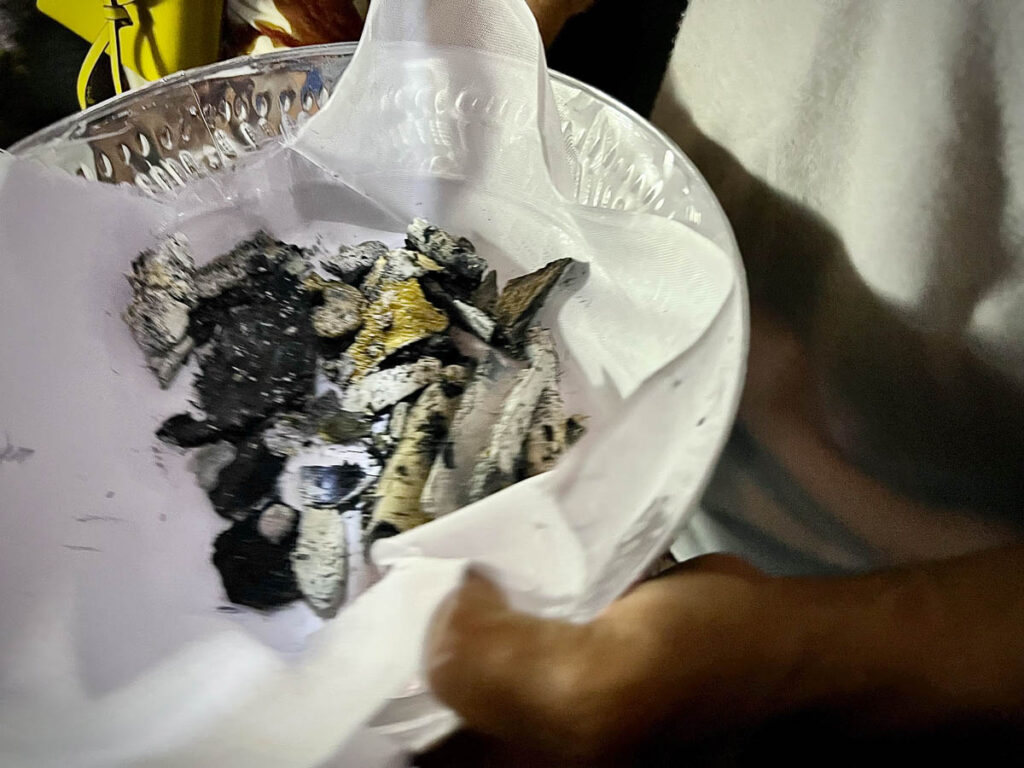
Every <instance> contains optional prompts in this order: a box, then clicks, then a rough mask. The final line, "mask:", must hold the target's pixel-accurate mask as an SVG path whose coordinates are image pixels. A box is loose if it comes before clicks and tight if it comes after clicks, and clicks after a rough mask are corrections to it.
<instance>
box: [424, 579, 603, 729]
mask: <svg viewBox="0 0 1024 768" xmlns="http://www.w3.org/2000/svg"><path fill="white" fill-rule="evenodd" d="M583 634H584V630H583V629H581V628H580V627H576V626H575V625H571V624H567V623H563V622H558V621H550V620H545V619H538V618H536V617H533V616H529V615H527V614H523V613H520V612H518V611H514V610H512V609H510V608H509V607H508V604H507V602H506V601H505V599H504V597H503V596H502V595H501V592H500V590H498V589H497V588H496V587H495V586H494V585H493V584H491V583H490V582H488V581H487V580H486V579H484V578H482V577H480V576H473V577H472V578H469V579H467V581H466V584H465V585H464V586H463V587H462V589H460V590H459V591H458V592H457V593H456V594H455V595H454V596H453V597H452V598H451V599H450V600H449V601H448V602H447V603H446V604H445V605H444V606H443V607H442V608H441V609H440V610H439V611H438V613H437V615H436V618H435V621H434V623H433V626H432V629H431V633H430V635H429V638H428V647H427V659H426V662H427V663H426V666H427V672H428V677H429V680H430V683H431V686H432V688H433V690H434V692H435V694H436V695H437V696H438V697H439V698H440V699H441V700H442V701H443V702H445V703H446V704H448V705H449V706H451V707H452V708H453V709H455V710H456V711H457V712H458V713H459V714H460V715H461V716H462V717H463V718H464V720H465V721H466V722H467V724H468V725H470V726H471V727H473V728H476V729H479V730H481V731H484V732H486V733H490V734H494V735H497V736H501V737H503V738H507V739H524V740H527V741H529V742H530V743H534V744H538V743H540V744H547V745H552V746H555V747H556V748H561V747H563V746H565V745H566V742H568V741H571V738H570V737H568V736H567V735H566V729H567V727H571V726H567V724H566V715H567V712H566V711H565V707H564V703H565V702H566V701H567V700H568V694H569V693H571V691H572V689H573V687H574V685H575V683H574V681H575V680H577V679H578V676H579V675H580V674H581V671H580V666H581V665H582V663H583V659H584V658H585V657H584V653H583V651H584V646H583V644H582V643H581V638H582V635H583Z"/></svg>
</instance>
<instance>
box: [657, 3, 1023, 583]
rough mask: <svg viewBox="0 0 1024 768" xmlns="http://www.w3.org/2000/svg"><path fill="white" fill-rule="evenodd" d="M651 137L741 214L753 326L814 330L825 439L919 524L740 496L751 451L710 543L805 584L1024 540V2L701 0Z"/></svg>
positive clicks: (782, 494) (845, 504)
mask: <svg viewBox="0 0 1024 768" xmlns="http://www.w3.org/2000/svg"><path fill="white" fill-rule="evenodd" d="M654 121H655V122H656V123H658V124H659V125H660V126H661V127H662V128H664V129H665V130H666V131H667V132H668V133H669V134H670V135H671V136H672V137H673V138H675V139H676V141H678V142H679V144H680V146H681V147H682V148H683V150H684V151H686V152H687V153H689V154H690V155H691V156H692V157H694V159H695V161H696V162H697V165H698V166H699V167H701V170H702V171H703V172H704V173H705V175H706V176H708V179H709V181H710V182H711V184H712V186H713V187H714V188H715V191H716V193H717V194H718V195H719V197H720V198H721V199H722V201H723V206H724V207H725V209H726V212H727V213H728V214H729V216H730V219H731V220H732V222H733V225H734V228H735V229H736V230H737V239H738V240H739V242H740V246H741V250H742V251H743V252H744V258H745V261H746V262H747V264H748V270H749V271H750V277H751V288H752V297H753V298H752V301H753V306H754V307H755V310H756V308H757V306H758V302H761V303H762V304H763V305H765V306H768V307H770V308H771V309H772V310H774V311H776V314H781V315H782V316H784V317H785V319H786V321H787V322H788V323H789V324H790V325H792V326H793V327H794V328H795V329H796V334H797V336H798V337H799V339H800V341H801V344H802V345H803V348H804V349H805V350H806V352H807V356H808V358H809V360H810V368H811V372H812V374H813V375H812V378H813V380H814V385H813V386H814V388H815V389H814V397H813V399H814V400H815V404H816V407H818V408H819V409H820V423H822V424H823V425H824V427H825V429H824V431H825V432H826V433H827V435H828V438H829V439H831V440H832V441H834V443H835V444H836V445H838V446H839V448H840V449H841V451H842V452H843V454H844V455H845V456H846V457H848V458H849V459H851V460H852V461H854V462H855V463H857V464H858V465H859V466H860V467H862V468H864V469H865V471H866V473H867V474H868V475H872V476H874V477H877V478H882V479H883V480H885V481H886V482H887V483H888V484H889V485H890V486H891V487H894V488H896V489H897V490H899V491H900V492H901V495H900V498H902V499H907V500H909V501H908V503H907V504H906V505H902V506H905V507H907V508H912V512H911V513H908V514H903V516H901V513H902V512H901V510H902V507H901V505H899V504H895V505H892V506H891V508H888V507H890V505H889V504H883V505H881V506H884V507H887V508H885V509H878V508H877V507H878V506H879V505H878V504H872V503H871V502H870V501H865V503H863V504H857V503H856V500H855V499H851V498H849V496H850V494H851V493H855V490H851V489H849V488H841V487H840V488H833V489H831V491H832V493H831V494H829V493H827V492H823V491H820V490H818V491H815V490H811V491H810V492H809V493H805V491H807V490H808V489H807V485H806V484H803V486H804V487H803V488H802V489H794V488H792V487H790V488H788V490H787V489H783V490H781V491H780V490H779V488H778V485H779V484H782V485H786V483H787V482H789V480H786V479H780V476H779V473H778V472H776V473H775V474H774V475H773V476H774V477H775V480H772V481H770V482H769V485H774V486H775V487H774V489H769V490H768V491H766V492H765V494H763V495H762V496H758V497H757V498H751V494H750V493H737V492H736V485H737V483H738V482H739V479H738V478H740V477H741V476H745V477H747V479H748V480H749V479H750V478H751V477H754V476H756V475H759V473H760V472H761V470H763V469H764V461H762V460H764V459H765V457H764V456H763V455H762V456H761V457H760V459H758V460H757V461H755V462H754V463H758V462H760V469H759V470H757V471H753V470H750V462H751V460H752V459H751V457H752V456H754V455H755V454H759V453H760V454H763V453H764V451H763V450H761V448H760V447H759V446H758V445H757V444H756V443H757V442H758V441H756V440H755V441H750V440H748V439H747V438H748V436H745V435H744V436H741V441H740V442H742V443H744V445H743V446H740V450H739V452H738V453H739V454H741V455H737V451H736V450H732V449H735V447H736V446H732V449H731V451H730V452H729V453H727V455H726V458H725V460H724V462H723V469H722V471H721V472H720V474H719V478H718V480H717V481H716V485H717V487H718V489H719V490H720V491H724V492H725V494H724V496H721V495H720V499H719V501H715V500H714V499H713V497H714V496H715V493H714V491H715V487H716V486H715V485H713V487H712V493H711V494H710V495H709V499H710V501H709V505H710V506H712V507H714V506H716V505H718V507H719V508H722V504H724V505H726V506H727V507H729V508H728V509H725V510H724V511H725V512H726V513H727V514H726V516H727V517H730V518H731V519H732V522H733V523H735V525H733V526H732V527H731V528H730V530H728V531H726V530H725V529H723V528H722V527H721V526H720V525H719V522H720V521H719V520H715V519H711V520H709V519H703V520H699V521H698V522H697V524H696V526H695V529H694V530H695V531H698V532H699V537H701V538H702V542H701V544H700V545H699V546H700V548H726V549H739V550H741V551H744V552H745V553H746V554H750V555H751V556H753V557H754V559H755V560H759V561H760V562H761V563H762V564H764V565H766V566H768V567H773V565H774V568H775V569H776V570H791V571H799V570H814V569H815V568H816V566H815V563H817V564H820V565H822V566H831V567H833V568H839V569H857V568H865V567H877V566H881V565H887V564H892V563H897V562H902V561H906V560H915V559H924V558H929V557H936V556H944V555H949V554H955V553H958V552H966V551H971V550H976V549H979V548H982V547H986V546H990V545H992V544H996V543H999V542H1002V541H1006V540H1010V539H1016V538H1018V537H1020V536H1021V535H1022V531H1024V528H1020V527H1018V526H1019V523H1020V521H1021V519H1024V490H1022V489H1024V486H1022V478H1024V397H1022V393H1024V2H1021V1H1020V0H987V1H986V2H971V1H969V0H900V1H899V2H892V0H692V2H691V3H690V8H689V10H688V12H687V14H686V16H685V17H684V20H683V23H682V27H681V29H680V33H679V36H678V38H677V41H676V46H675V52H674V54H673V57H672V61H671V64H670V67H669V71H668V74H667V75H666V80H665V83H664V85H663V88H662V93H661V95H660V97H659V100H658V104H657V105H656V107H655V112H654ZM708 139H710V140H711V142H713V143H714V144H717V145H720V146H721V147H722V148H724V149H725V150H727V151H728V153H730V154H731V155H732V156H734V159H733V158H729V157H727V156H725V155H723V154H722V153H721V152H719V151H717V150H716V149H715V148H714V145H713V144H709V142H708ZM794 210H795V211H797V212H798V213H793V211H794ZM823 233H824V234H823ZM805 281H806V284H804V283H805ZM790 287H791V288H792V295H790V294H789V293H788V291H789V288H790ZM757 343H758V337H757V333H756V329H755V334H754V344H755V345H756V344H757ZM769 434H770V433H769ZM761 437H764V433H763V432H762V434H761ZM768 442H771V440H769V441H768ZM750 443H754V445H751V444H750ZM767 462H768V463H769V464H772V463H776V464H778V463H779V462H776V461H775V460H774V459H772V458H768V459H767ZM786 463H787V462H786V461H785V460H783V461H782V462H781V464H783V465H785V464H786ZM776 469H779V468H778V467H776ZM762 474H763V473H762ZM769 474H772V472H771V471H769ZM781 474H785V472H782V473H781ZM762 479H763V478H762ZM776 481H778V482H776ZM755 484H756V483H755ZM801 494H803V496H801ZM754 495H755V496H757V494H754ZM830 496H831V497H830ZM740 497H742V498H740ZM797 497H800V498H797ZM722 499H724V501H722ZM914 499H918V500H925V501H927V502H928V505H929V506H935V507H942V508H943V509H942V510H940V511H936V512H935V513H934V514H928V513H926V512H922V509H923V508H924V507H923V505H921V504H918V503H917V502H916V501H913V500H914ZM794 500H795V501H794ZM791 502H792V504H791ZM794 505H795V506H796V507H800V508H801V509H800V510H799V511H798V513H797V514H795V515H793V514H789V512H791V511H792V510H791V509H787V507H789V506H794ZM995 508H998V509H999V510H1000V512H999V514H992V513H991V511H992V510H993V509H995ZM723 509H724V508H723ZM968 509H969V510H971V511H972V512H979V513H980V514H977V515H975V514H966V513H962V510H968ZM951 510H956V511H951ZM714 517H715V515H714V514H712V518H714ZM812 518H814V519H812ZM822 518H827V519H822ZM726 527H727V528H728V527H729V526H728V525H727V526H726ZM748 528H749V529H750V530H747V529H748ZM765 529H770V533H767V532H766V530H765ZM830 532H839V533H840V534H841V535H840V537H839V541H838V542H837V541H836V539H835V538H833V537H831V535H830ZM762 534H763V535H764V536H765V537H767V538H772V539H774V540H775V544H778V545H779V546H778V547H775V545H774V544H765V543H764V541H762V542H761V544H758V537H759V536H761V535H762ZM692 538H693V535H691V539H692ZM758 546H761V547H762V548H761V550H760V551H759V552H755V553H752V552H750V551H747V550H749V549H750V547H754V548H755V549H756V548H757V547H758ZM785 553H788V554H789V555H792V556H793V557H788V559H787V555H786V554H785ZM784 560H786V561H787V562H786V563H783V561H784ZM773 561H774V563H773Z"/></svg>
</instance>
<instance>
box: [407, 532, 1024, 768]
mask: <svg viewBox="0 0 1024 768" xmlns="http://www.w3.org/2000/svg"><path fill="white" fill-rule="evenodd" d="M1022 573H1024V545H1015V546H1008V547H1005V548H1002V549H994V550H989V551H986V552H980V553H976V554H973V555H968V556H965V557H962V558H958V559H955V560H948V561H945V562H937V563H928V564H923V565H918V566H912V567H907V568H903V569H898V570H891V571H881V572H878V573H871V574H865V575H862V576H851V577H846V578H817V579H815V578H769V577H767V576H764V575H762V574H760V573H759V572H757V571H756V570H754V569H753V568H751V567H750V566H749V565H747V564H745V563H744V562H742V561H740V560H737V559H735V558H731V557H724V556H717V555H716V556H708V557H704V558H700V559H698V560H695V561H692V562H690V563H687V564H685V565H683V566H680V567H678V568H676V569H674V570H672V571H670V572H668V573H666V574H665V575H663V576H661V577H659V578H657V579H654V580H652V581H649V582H646V583H644V584H642V585H640V586H639V587H637V588H636V589H634V590H633V591H632V592H630V593H629V594H627V595H626V596H625V597H623V598H622V599H621V600H619V601H618V602H616V603H614V604H613V605H611V606H610V607H609V608H608V609H607V610H606V611H605V612H604V613H603V614H602V615H601V616H599V617H598V618H597V619H596V620H595V621H593V622H591V623H589V624H584V625H573V624H567V623H564V622H559V621H550V620H542V619H537V618H533V617H530V616H526V615H523V614H521V613H517V612H515V611H513V610H511V609H509V608H508V606H507V604H506V602H505V600H504V599H503V597H502V595H501V593H500V592H499V591H498V590H497V589H496V588H495V587H494V586H493V585H491V584H490V583H488V582H487V581H486V580H484V579H482V578H480V577H478V576H474V577H471V578H470V579H469V580H468V581H467V583H466V584H465V586H464V587H463V589H462V590H461V591H460V592H458V593H457V594H456V595H455V596H454V597H453V598H452V599H451V600H450V601H448V602H447V603H446V604H445V605H444V606H442V608H441V609H439V611H438V615H437V617H436V619H435V622H434V626H433V630H432V634H431V637H430V639H429V643H428V649H427V651H428V656H427V662H428V671H429V675H430V681H431V684H432V685H433V687H434V690H435V692H436V693H437V695H438V696H439V697H440V698H441V700H442V701H444V702H446V703H447V704H449V705H450V706H451V707H453V708H454V709H455V710H456V711H458V712H459V713H460V714H461V715H462V716H463V717H464V718H465V720H466V723H467V724H468V725H469V726H470V727H471V728H474V729H477V730H479V731H483V732H485V733H489V734H493V735H496V736H500V737H503V738H505V739H509V740H512V741H515V742H516V743H518V744H525V745H527V746H536V747H540V748H545V749H547V750H551V751H556V752H560V753H561V754H564V755H570V756H581V757H587V758H595V757H600V756H602V755H603V754H605V753H609V752H614V751H615V750H618V749H621V748H624V747H626V746H629V745H631V744H634V743H636V742H639V741H640V740H642V739H644V738H645V737H652V736H660V737H667V738H673V739H682V738H690V737H693V738H699V737H703V736H708V735H712V734H713V733H715V732H716V731H719V730H723V729H729V728H733V727H737V726H742V725H746V724H750V723H754V722H757V721H760V720H765V719H767V718H770V717H772V716H774V715H781V714H792V713H796V712H799V711H813V712H815V713H818V714H821V715H823V716H826V717H827V718H831V719H833V720H834V722H835V723H836V724H839V725H840V726H841V728H843V729H844V730H845V729H851V730H865V731H873V732H877V731H879V730H881V731H887V730H892V729H900V728H907V727H912V728H921V727H932V726H939V725H944V724H955V723H958V722H960V723H963V722H972V723H989V722H995V723H1003V724H1011V725H1012V726H1013V727H1014V728H1019V729H1020V732H1021V733H1024V632H1022V631H1021V628H1022V627H1024V589H1022V588H1021V587H1022V577H1021V574H1022ZM823 722H825V721H823Z"/></svg>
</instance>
